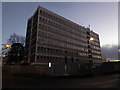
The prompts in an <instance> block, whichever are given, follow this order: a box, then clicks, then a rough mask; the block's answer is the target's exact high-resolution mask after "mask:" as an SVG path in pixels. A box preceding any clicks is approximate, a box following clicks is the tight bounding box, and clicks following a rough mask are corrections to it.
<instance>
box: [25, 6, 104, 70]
mask: <svg viewBox="0 0 120 90" xmlns="http://www.w3.org/2000/svg"><path fill="white" fill-rule="evenodd" d="M25 49H26V54H25V60H26V61H27V62H28V63H36V64H37V63H39V64H40V63H41V64H45V63H46V65H47V64H52V67H54V70H55V69H57V68H61V69H62V67H63V68H64V69H66V68H73V67H76V69H79V68H81V67H85V68H87V66H89V65H92V66H98V65H100V64H101V63H102V60H101V50H100V42H99V35H98V34H96V33H95V32H93V31H91V30H90V29H89V28H85V27H83V26H80V25H78V24H76V23H74V22H72V21H70V20H68V19H66V18H64V17H62V16H60V15H57V14H56V13H54V12H51V11H49V10H47V9H45V8H43V7H40V6H39V7H38V8H37V10H36V11H35V13H34V15H33V16H32V17H30V18H29V19H28V23H27V33H26V46H25ZM70 65H71V66H70ZM57 71H59V70H56V72H57ZM68 71H69V70H68ZM70 71H75V70H70ZM59 72H60V71H59ZM61 72H62V71H61Z"/></svg>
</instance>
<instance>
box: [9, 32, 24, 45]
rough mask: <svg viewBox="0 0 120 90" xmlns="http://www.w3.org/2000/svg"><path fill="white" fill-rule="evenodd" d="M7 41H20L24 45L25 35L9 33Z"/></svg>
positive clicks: (11, 42)
mask: <svg viewBox="0 0 120 90" xmlns="http://www.w3.org/2000/svg"><path fill="white" fill-rule="evenodd" d="M7 42H8V43H10V44H13V43H21V44H22V45H23V46H24V45H25V37H24V36H22V35H17V34H16V33H13V34H11V35H10V37H9V39H8V41H7Z"/></svg>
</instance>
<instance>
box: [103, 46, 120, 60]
mask: <svg viewBox="0 0 120 90" xmlns="http://www.w3.org/2000/svg"><path fill="white" fill-rule="evenodd" d="M101 53H102V57H103V58H111V59H118V45H104V46H102V47H101Z"/></svg>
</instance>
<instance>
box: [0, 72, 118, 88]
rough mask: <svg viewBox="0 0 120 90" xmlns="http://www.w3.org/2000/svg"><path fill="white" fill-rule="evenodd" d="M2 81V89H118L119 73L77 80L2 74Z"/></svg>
mask: <svg viewBox="0 0 120 90" xmlns="http://www.w3.org/2000/svg"><path fill="white" fill-rule="evenodd" d="M2 79H3V82H2V85H3V87H2V88H120V73H119V74H109V75H104V76H96V77H77V78H75V77H69V78H68V77H67V78H65V77H64V78H63V77H62V78H60V77H56V78H53V77H52V78H31V77H23V76H15V75H10V74H7V73H3V77H2Z"/></svg>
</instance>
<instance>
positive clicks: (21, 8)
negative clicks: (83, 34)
mask: <svg viewBox="0 0 120 90" xmlns="http://www.w3.org/2000/svg"><path fill="white" fill-rule="evenodd" d="M38 6H42V7H44V8H46V9H48V10H50V11H53V12H55V13H57V14H59V15H60V16H63V17H65V18H67V19H69V20H71V21H73V22H75V23H77V24H79V25H82V26H85V27H88V25H90V29H91V30H92V31H94V32H96V33H98V34H99V38H100V44H101V46H102V49H101V50H102V56H104V57H106V58H107V57H110V58H115V59H116V58H117V45H118V3H117V2H37V3H36V2H16V3H15V2H3V3H2V43H6V41H7V39H8V38H9V36H10V35H11V34H13V33H17V34H19V35H23V36H25V35H26V27H27V26H26V25H27V19H28V18H29V17H31V16H32V15H33V13H34V12H35V10H36V9H37V7H38ZM110 51H111V52H113V53H111V54H109V52H110Z"/></svg>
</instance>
